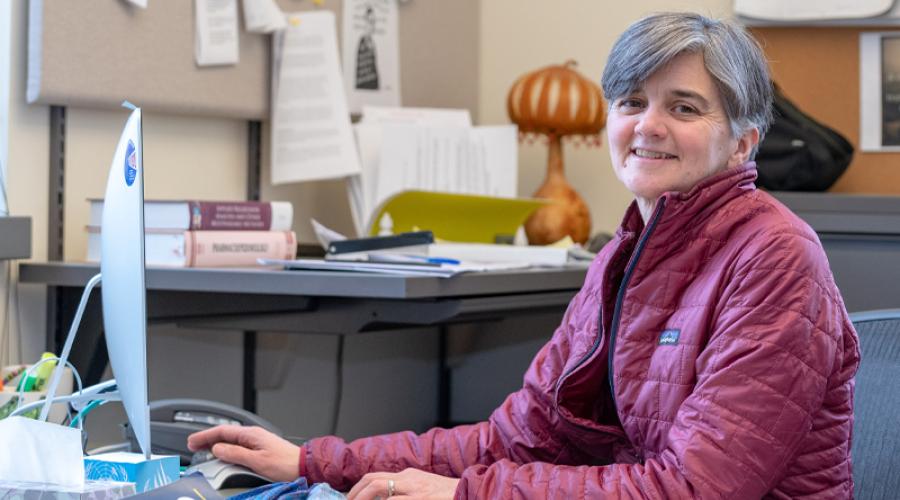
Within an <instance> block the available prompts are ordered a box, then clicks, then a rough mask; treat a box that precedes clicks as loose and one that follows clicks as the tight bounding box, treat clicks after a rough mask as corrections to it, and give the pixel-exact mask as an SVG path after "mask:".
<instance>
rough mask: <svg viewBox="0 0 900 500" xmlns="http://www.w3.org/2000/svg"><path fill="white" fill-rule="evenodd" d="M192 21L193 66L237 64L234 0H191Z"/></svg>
mask: <svg viewBox="0 0 900 500" xmlns="http://www.w3.org/2000/svg"><path fill="white" fill-rule="evenodd" d="M194 20H195V22H196V26H195V37H194V40H195V42H194V59H195V60H196V62H197V65H198V66H216V65H223V64H237V62H238V15H237V0H194Z"/></svg>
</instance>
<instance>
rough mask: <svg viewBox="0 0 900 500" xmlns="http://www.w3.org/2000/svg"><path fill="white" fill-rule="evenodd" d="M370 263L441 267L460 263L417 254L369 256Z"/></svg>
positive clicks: (454, 260) (371, 254)
mask: <svg viewBox="0 0 900 500" xmlns="http://www.w3.org/2000/svg"><path fill="white" fill-rule="evenodd" d="M369 261H370V262H390V263H397V264H402V263H407V264H429V265H434V266H439V265H441V264H452V265H454V266H458V265H459V264H460V261H458V260H456V259H448V258H445V257H426V256H425V255H415V254H373V253H370V254H369Z"/></svg>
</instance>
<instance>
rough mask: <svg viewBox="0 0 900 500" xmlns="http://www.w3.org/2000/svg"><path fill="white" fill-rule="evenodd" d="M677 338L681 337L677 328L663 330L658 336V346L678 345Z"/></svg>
mask: <svg viewBox="0 0 900 500" xmlns="http://www.w3.org/2000/svg"><path fill="white" fill-rule="evenodd" d="M679 336H681V330H679V329H677V328H669V329H666V330H663V332H662V333H660V334H659V345H676V344H678V337H679Z"/></svg>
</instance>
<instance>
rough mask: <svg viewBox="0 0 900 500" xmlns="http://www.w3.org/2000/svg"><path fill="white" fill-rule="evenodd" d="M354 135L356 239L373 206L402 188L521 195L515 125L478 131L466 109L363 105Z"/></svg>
mask: <svg viewBox="0 0 900 500" xmlns="http://www.w3.org/2000/svg"><path fill="white" fill-rule="evenodd" d="M354 132H355V134H356V141H357V147H358V149H359V156H360V168H361V173H360V174H359V175H358V176H354V177H351V178H350V182H349V184H348V194H349V197H350V205H351V209H352V213H353V221H354V224H355V225H356V231H357V234H358V235H359V236H362V235H364V233H365V230H366V228H367V227H368V224H369V222H370V218H371V217H372V215H373V212H374V211H375V209H376V207H378V206H379V205H380V204H381V203H382V202H383V201H384V200H386V199H387V198H389V197H390V196H392V195H394V194H397V193H399V192H401V191H404V190H410V189H414V190H422V191H437V192H444V193H459V194H476V195H488V196H500V197H513V196H515V195H516V188H517V182H518V181H517V168H518V147H517V142H516V138H517V131H516V128H515V126H513V125H503V126H490V127H473V126H472V122H471V118H470V117H469V113H468V111H465V110H439V109H422V108H376V107H365V108H363V119H362V121H361V122H360V123H359V124H357V125H356V126H355V127H354Z"/></svg>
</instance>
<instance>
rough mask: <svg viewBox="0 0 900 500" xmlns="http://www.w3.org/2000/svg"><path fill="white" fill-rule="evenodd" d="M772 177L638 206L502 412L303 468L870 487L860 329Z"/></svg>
mask: <svg viewBox="0 0 900 500" xmlns="http://www.w3.org/2000/svg"><path fill="white" fill-rule="evenodd" d="M755 178H756V169H755V166H754V164H752V163H749V164H747V165H744V166H742V167H740V168H737V169H732V170H728V171H726V172H723V173H721V174H719V175H716V176H714V177H712V178H710V179H707V180H706V181H704V182H702V183H701V184H699V185H698V186H696V187H695V188H694V189H692V190H691V191H690V192H689V193H666V194H665V195H663V196H662V197H661V198H660V200H659V203H658V204H657V207H656V210H655V212H654V214H653V216H652V218H651V220H650V221H649V222H648V223H647V225H646V227H645V226H644V223H643V221H642V219H641V216H640V214H639V212H638V210H637V207H636V206H635V205H634V204H632V206H631V207H630V208H629V209H628V212H627V213H626V215H625V220H624V222H623V224H622V226H621V227H620V228H619V230H618V231H617V233H616V236H615V238H614V239H613V240H612V241H611V242H610V243H609V244H607V245H606V246H605V247H604V248H603V250H602V252H601V253H600V255H598V256H597V259H596V260H595V261H594V263H593V264H592V266H591V268H590V271H589V273H588V275H587V278H586V280H585V284H584V287H583V288H582V289H581V291H580V292H579V293H578V294H577V295H576V296H575V298H574V299H573V300H572V302H571V304H570V305H569V308H568V310H567V312H566V314H565V316H564V317H563V320H562V324H561V325H560V326H559V328H558V329H557V330H556V332H555V333H554V335H553V338H552V339H551V340H550V342H549V343H547V345H545V346H544V347H543V348H542V349H541V351H540V352H539V353H538V354H537V356H536V357H535V359H534V361H533V362H532V364H531V367H530V368H529V370H528V372H527V373H526V375H525V380H524V386H523V387H522V389H521V390H519V391H517V392H515V393H513V394H511V395H510V396H509V397H508V398H507V399H506V401H504V402H503V404H502V405H501V406H500V407H499V408H498V409H497V410H496V411H494V413H493V414H492V415H491V417H490V420H489V421H487V422H482V423H479V424H476V425H470V426H461V427H456V428H454V429H449V430H446V429H432V430H430V431H428V432H426V433H425V434H422V435H416V434H414V433H411V432H403V433H396V434H389V435H384V436H376V437H371V438H364V439H359V440H356V441H354V442H352V443H350V444H346V443H344V442H343V441H342V440H340V439H338V438H335V437H324V438H319V439H314V440H312V441H310V442H309V443H308V444H307V445H306V446H305V447H304V448H303V449H302V450H301V472H303V473H304V474H305V475H306V476H307V477H308V478H309V479H311V480H312V481H326V482H328V483H331V484H332V485H334V486H336V487H338V488H343V489H349V487H350V486H351V485H352V484H353V483H354V482H356V481H357V480H359V478H360V477H361V476H362V475H363V474H365V473H367V472H372V471H400V470H402V469H404V468H407V467H415V468H418V469H422V470H425V471H429V472H434V473H437V474H443V475H447V476H454V477H461V478H462V480H461V481H460V483H459V487H458V488H457V491H456V498H728V499H743V498H748V499H749V498H754V499H756V498H761V497H773V498H787V497H791V498H796V497H809V498H817V499H822V498H850V497H852V494H853V479H852V472H851V463H850V435H851V427H852V424H853V403H852V402H853V376H854V374H855V372H856V368H857V365H858V364H859V349H858V339H857V337H856V333H855V332H854V330H853V327H852V325H851V324H850V321H849V319H848V317H847V313H846V310H845V308H844V305H843V302H842V300H841V297H840V294H839V293H838V290H837V287H836V286H835V284H834V281H833V279H832V276H831V272H830V271H829V268H828V263H827V261H826V258H825V254H824V252H823V251H822V247H821V245H820V243H819V241H818V239H817V238H816V235H815V233H813V231H812V230H811V229H810V228H809V227H808V226H807V225H806V224H805V223H803V222H802V221H801V220H800V219H798V218H797V217H796V216H795V215H793V214H792V213H791V212H789V211H788V210H787V209H786V208H784V207H783V206H782V205H781V204H779V203H778V202H777V201H775V200H774V199H773V198H772V197H771V196H769V195H768V194H767V193H765V192H762V191H758V190H756V188H755V187H754V185H753V181H754V180H755ZM611 346H612V348H610V347H611ZM610 353H612V354H610ZM610 372H612V373H614V375H615V376H614V377H609V376H608V374H609V373H610ZM610 394H615V398H611V397H610Z"/></svg>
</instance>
